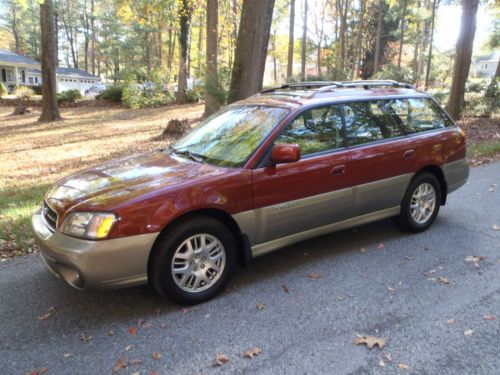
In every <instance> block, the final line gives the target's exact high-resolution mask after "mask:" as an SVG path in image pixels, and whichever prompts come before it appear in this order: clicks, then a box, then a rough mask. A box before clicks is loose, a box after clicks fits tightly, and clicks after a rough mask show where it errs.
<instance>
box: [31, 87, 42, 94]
mask: <svg viewBox="0 0 500 375" xmlns="http://www.w3.org/2000/svg"><path fill="white" fill-rule="evenodd" d="M31 88H32V89H33V91H34V92H35V95H42V85H35V86H31Z"/></svg>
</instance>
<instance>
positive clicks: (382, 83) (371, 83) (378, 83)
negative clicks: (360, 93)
mask: <svg viewBox="0 0 500 375" xmlns="http://www.w3.org/2000/svg"><path fill="white" fill-rule="evenodd" d="M338 84H340V85H338ZM387 86H389V87H391V86H392V87H403V88H407V89H414V88H415V87H414V86H413V85H411V84H409V83H401V82H396V81H392V80H366V81H362V80H359V81H342V82H338V83H337V85H332V86H324V87H321V88H320V89H318V90H317V91H316V92H315V93H314V94H313V95H312V96H314V95H315V94H317V93H321V92H328V91H331V90H334V89H337V88H339V87H363V88H364V89H365V90H368V89H369V88H371V87H387Z"/></svg>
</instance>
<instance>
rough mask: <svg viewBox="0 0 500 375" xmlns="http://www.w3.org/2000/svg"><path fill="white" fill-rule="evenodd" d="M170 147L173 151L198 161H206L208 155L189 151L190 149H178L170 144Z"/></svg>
mask: <svg viewBox="0 0 500 375" xmlns="http://www.w3.org/2000/svg"><path fill="white" fill-rule="evenodd" d="M168 148H169V149H170V151H171V152H172V153H174V154H177V155H183V156H187V157H188V158H190V159H191V160H194V161H195V162H197V163H204V162H205V159H206V157H204V156H203V155H200V154H197V153H195V152H191V151H188V150H182V151H181V150H178V149H176V148H174V147H172V146H170V145H168Z"/></svg>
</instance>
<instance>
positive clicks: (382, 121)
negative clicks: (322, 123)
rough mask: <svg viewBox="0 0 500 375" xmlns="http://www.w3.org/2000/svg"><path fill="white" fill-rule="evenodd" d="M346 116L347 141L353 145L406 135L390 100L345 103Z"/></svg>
mask: <svg viewBox="0 0 500 375" xmlns="http://www.w3.org/2000/svg"><path fill="white" fill-rule="evenodd" d="M344 116H345V124H346V136H347V142H348V144H349V145H351V146H352V145H359V144H363V143H369V142H374V141H378V140H381V139H388V138H394V137H399V136H401V135H404V132H403V128H402V126H401V124H398V122H397V121H396V119H395V116H394V111H393V110H392V108H391V101H389V100H377V101H367V102H359V103H348V104H345V105H344Z"/></svg>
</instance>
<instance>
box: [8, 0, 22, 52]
mask: <svg viewBox="0 0 500 375" xmlns="http://www.w3.org/2000/svg"><path fill="white" fill-rule="evenodd" d="M11 6H12V36H13V37H14V43H15V48H16V53H17V54H21V53H22V51H21V41H20V37H19V30H18V24H17V10H16V3H15V2H12V5H11Z"/></svg>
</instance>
